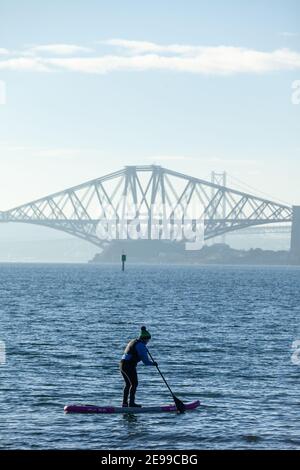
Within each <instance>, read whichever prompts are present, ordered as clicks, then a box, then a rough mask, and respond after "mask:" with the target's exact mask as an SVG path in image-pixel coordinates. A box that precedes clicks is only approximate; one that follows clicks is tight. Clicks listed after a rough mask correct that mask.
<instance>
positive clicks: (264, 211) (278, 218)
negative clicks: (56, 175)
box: [0, 165, 300, 253]
mask: <svg viewBox="0 0 300 470" xmlns="http://www.w3.org/2000/svg"><path fill="white" fill-rule="evenodd" d="M191 203H193V204H196V205H198V206H199V207H202V208H203V219H204V239H205V240H208V239H210V238H214V237H216V236H219V235H222V234H225V233H228V232H233V231H237V230H242V229H247V228H249V227H258V226H264V227H267V226H271V224H274V226H275V225H276V227H278V225H280V224H285V225H286V224H287V223H292V249H294V250H296V251H298V253H299V252H300V249H299V248H298V247H299V245H300V216H299V207H298V206H294V207H293V206H289V205H285V204H281V203H278V202H275V201H272V200H268V199H264V198H262V197H257V196H255V195H253V194H249V193H246V192H242V191H237V190H235V189H233V188H230V187H227V186H224V185H221V184H216V183H213V182H209V181H205V180H203V179H200V178H197V177H196V176H189V175H185V174H182V173H178V172H176V171H172V170H169V169H166V168H163V167H161V166H157V165H150V166H126V167H125V168H123V169H122V170H120V171H116V172H114V173H111V174H108V175H105V176H102V177H100V178H96V179H93V180H91V181H88V182H85V183H83V184H80V185H78V186H74V187H71V188H67V189H65V190H63V191H60V192H56V193H54V194H50V195H48V196H45V197H42V198H40V199H37V200H34V201H31V202H28V203H26V204H22V205H20V206H17V207H14V208H12V209H10V210H8V211H5V212H0V221H1V222H21V223H28V224H37V225H42V226H45V227H50V228H53V229H56V230H61V231H64V232H67V233H68V234H71V235H74V236H76V237H79V238H82V239H84V240H87V241H89V242H91V243H93V244H95V245H97V246H100V247H101V246H103V239H102V238H101V237H99V234H98V232H97V227H98V224H99V221H100V220H103V219H104V220H107V221H109V220H110V219H112V218H114V219H115V220H116V219H117V220H121V219H122V217H123V216H124V212H125V211H126V207H127V208H128V207H129V206H130V207H133V208H134V211H135V215H139V216H140V215H142V216H143V217H144V220H146V219H147V220H148V222H149V223H150V221H151V217H152V207H153V205H155V204H160V205H163V207H164V211H165V214H166V215H167V216H168V217H169V218H171V219H172V217H174V214H175V212H176V213H177V214H178V211H179V212H180V211H181V213H182V214H184V213H185V210H186V207H187V206H188V205H189V204H191ZM224 208H225V209H224Z"/></svg>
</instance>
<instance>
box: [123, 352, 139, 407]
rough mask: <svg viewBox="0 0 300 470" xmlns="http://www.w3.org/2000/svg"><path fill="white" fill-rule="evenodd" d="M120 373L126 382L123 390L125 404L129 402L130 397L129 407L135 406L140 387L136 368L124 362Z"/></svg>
mask: <svg viewBox="0 0 300 470" xmlns="http://www.w3.org/2000/svg"><path fill="white" fill-rule="evenodd" d="M120 371H121V374H122V376H123V379H124V382H125V385H124V390H123V403H127V402H128V395H129V405H133V404H134V400H135V392H136V389H137V386H138V377H137V372H136V367H135V366H134V365H132V364H130V363H128V361H124V360H122V361H121V362H120Z"/></svg>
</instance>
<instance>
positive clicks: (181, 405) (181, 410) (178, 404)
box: [146, 348, 185, 413]
mask: <svg viewBox="0 0 300 470" xmlns="http://www.w3.org/2000/svg"><path fill="white" fill-rule="evenodd" d="M146 349H147V351H148V354H149V356H150V358H151V360H152V361H153V362H156V361H155V360H154V359H153V356H152V355H151V353H150V351H149V349H148V348H146ZM156 369H157V370H158V372H159V373H160V375H161V378H162V379H163V381H164V382H165V384H166V386H167V387H168V389H169V391H170V393H171V395H172V397H173V400H174V403H175V405H176V408H177V410H178V411H179V413H184V412H185V406H184V403H183V402H182V401H181V400H179V398H177V397H176V396H175V395H174V393H173V392H172V390H171V388H170V385H169V384H168V382H167V381H166V379H165V378H164V376H163V375H162V373H161V371H160V369H159V367H158V365H156Z"/></svg>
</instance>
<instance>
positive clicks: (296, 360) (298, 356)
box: [291, 339, 300, 366]
mask: <svg viewBox="0 0 300 470" xmlns="http://www.w3.org/2000/svg"><path fill="white" fill-rule="evenodd" d="M292 351H293V354H292V356H291V361H292V363H293V364H294V365H295V366H300V340H299V339H297V340H296V341H294V342H293V344H292Z"/></svg>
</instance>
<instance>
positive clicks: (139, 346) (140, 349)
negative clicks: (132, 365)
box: [122, 341, 154, 366]
mask: <svg viewBox="0 0 300 470" xmlns="http://www.w3.org/2000/svg"><path fill="white" fill-rule="evenodd" d="M134 347H135V350H136V352H137V353H138V356H139V359H140V360H141V361H143V363H144V364H145V366H154V363H153V362H152V361H150V360H149V358H148V352H147V348H146V345H145V344H144V343H143V342H141V341H138V342H137V343H136V344H135V346H134ZM131 358H132V354H130V353H124V354H123V356H122V359H123V360H125V361H130V360H131Z"/></svg>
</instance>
